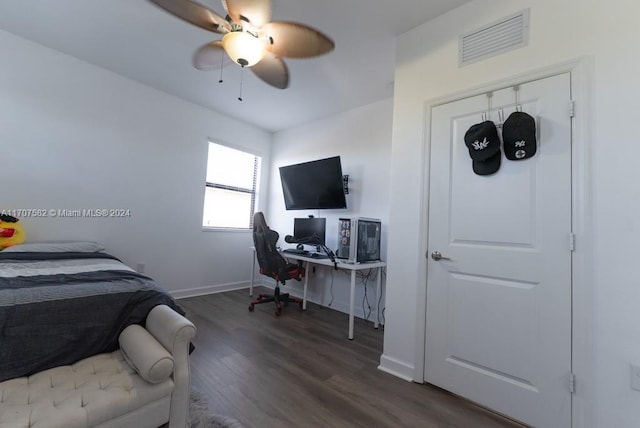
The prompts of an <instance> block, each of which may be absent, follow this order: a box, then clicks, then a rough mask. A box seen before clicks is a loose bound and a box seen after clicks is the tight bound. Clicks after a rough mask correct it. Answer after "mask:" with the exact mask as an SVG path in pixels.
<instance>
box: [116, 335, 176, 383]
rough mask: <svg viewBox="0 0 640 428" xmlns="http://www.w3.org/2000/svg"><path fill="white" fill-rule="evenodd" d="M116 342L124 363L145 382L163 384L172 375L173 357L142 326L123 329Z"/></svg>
mask: <svg viewBox="0 0 640 428" xmlns="http://www.w3.org/2000/svg"><path fill="white" fill-rule="evenodd" d="M118 342H119V343H120V352H122V356H123V357H124V359H125V361H126V362H127V363H128V364H129V365H130V366H131V368H132V369H134V370H135V371H136V372H137V373H138V374H139V375H140V377H141V378H143V379H144V380H146V381H147V382H150V383H160V382H164V381H165V380H167V379H168V378H169V376H171V373H173V365H174V361H173V357H172V356H171V354H169V352H167V350H166V349H165V348H164V346H162V345H161V344H160V343H159V342H158V341H157V340H156V339H155V338H154V337H153V336H152V335H151V334H150V333H149V332H148V331H147V330H145V329H144V328H143V327H142V326H139V325H137V324H132V325H130V326H129V327H127V328H125V329H124V330H122V333H120V337H119V338H118Z"/></svg>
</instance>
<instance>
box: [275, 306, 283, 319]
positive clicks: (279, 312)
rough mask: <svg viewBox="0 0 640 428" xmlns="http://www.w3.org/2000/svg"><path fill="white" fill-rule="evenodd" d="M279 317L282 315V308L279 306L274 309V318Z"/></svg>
mask: <svg viewBox="0 0 640 428" xmlns="http://www.w3.org/2000/svg"><path fill="white" fill-rule="evenodd" d="M280 315H282V307H281V306H278V307H277V308H276V316H277V317H279V316H280Z"/></svg>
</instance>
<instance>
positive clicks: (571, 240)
mask: <svg viewBox="0 0 640 428" xmlns="http://www.w3.org/2000/svg"><path fill="white" fill-rule="evenodd" d="M575 250H576V234H575V233H570V234H569V251H575Z"/></svg>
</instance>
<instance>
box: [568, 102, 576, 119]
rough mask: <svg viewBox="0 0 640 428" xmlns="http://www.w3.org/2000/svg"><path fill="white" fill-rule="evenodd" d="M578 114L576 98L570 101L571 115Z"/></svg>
mask: <svg viewBox="0 0 640 428" xmlns="http://www.w3.org/2000/svg"><path fill="white" fill-rule="evenodd" d="M575 114H576V102H575V101H574V100H571V101H569V117H573V116H575Z"/></svg>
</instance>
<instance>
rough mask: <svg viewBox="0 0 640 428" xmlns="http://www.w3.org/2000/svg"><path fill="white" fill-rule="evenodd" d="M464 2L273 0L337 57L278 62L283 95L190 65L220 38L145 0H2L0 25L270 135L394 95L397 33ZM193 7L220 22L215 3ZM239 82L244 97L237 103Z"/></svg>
mask: <svg viewBox="0 0 640 428" xmlns="http://www.w3.org/2000/svg"><path fill="white" fill-rule="evenodd" d="M467 1H469V0H393V1H384V0H320V1H318V0H273V17H272V20H273V21H297V22H302V23H305V24H307V25H310V26H312V27H315V28H317V29H319V30H321V31H322V32H324V33H325V34H327V35H328V36H329V37H331V38H332V39H333V40H334V41H335V44H336V49H335V51H333V52H331V53H329V54H327V55H324V56H320V57H316V58H310V59H286V60H285V61H286V63H287V65H288V67H289V72H290V76H291V80H290V86H289V88H287V89H285V90H279V89H275V88H272V87H270V86H268V85H266V84H265V83H263V82H262V81H261V80H259V79H258V78H256V77H255V76H254V75H253V73H251V72H250V71H249V70H244V72H243V73H242V70H241V68H240V67H238V66H236V65H234V64H232V63H231V62H230V61H227V64H228V65H227V66H226V67H224V68H223V70H222V73H223V74H222V75H223V79H224V82H223V83H218V80H219V78H220V72H219V71H213V72H211V71H210V72H203V71H199V70H196V69H195V68H193V66H192V65H191V57H192V55H193V52H194V51H195V50H196V49H197V48H198V47H200V46H201V45H203V44H205V43H208V42H210V41H212V40H218V39H220V36H219V35H218V34H215V33H210V32H208V31H205V30H202V29H200V28H198V27H195V26H192V25H190V24H188V23H186V22H184V21H182V20H180V19H178V18H175V17H173V16H172V15H169V14H168V13H167V12H165V11H163V10H161V9H160V8H158V7H156V6H155V5H154V4H152V3H151V2H149V1H148V0H0V28H1V29H3V30H6V31H8V32H11V33H13V34H16V35H18V36H21V37H24V38H26V39H29V40H32V41H34V42H37V43H39V44H42V45H44V46H47V47H50V48H52V49H56V50H58V51H61V52H64V53H66V54H69V55H72V56H74V57H77V58H80V59H82V60H84V61H87V62H89V63H91V64H95V65H97V66H100V67H102V68H105V69H108V70H111V71H113V72H115V73H118V74H120V75H123V76H126V77H128V78H131V79H133V80H136V81H138V82H141V83H144V84H147V85H149V86H152V87H154V88H157V89H159V90H162V91H165V92H168V93H170V94H173V95H175V96H178V97H180V98H183V99H186V100H188V101H191V102H194V103H196V104H199V105H202V106H205V107H208V108H211V109H213V110H216V111H220V112H223V113H225V114H227V115H229V116H232V117H236V118H238V119H241V120H243V121H245V122H249V123H253V124H255V125H257V126H259V127H261V128H264V129H266V130H269V131H278V130H282V129H286V128H290V127H292V126H296V125H300V124H303V123H305V122H308V121H311V120H315V119H319V118H322V117H325V116H329V115H332V114H335V113H339V112H341V111H346V110H349V109H352V108H354V107H357V106H361V105H364V104H368V103H371V102H374V101H377V100H381V99H384V98H388V97H390V96H392V95H393V79H394V62H395V41H394V38H395V36H397V35H399V34H402V33H403V32H406V31H408V30H410V29H411V28H413V27H416V26H418V25H420V24H422V23H424V22H426V21H428V20H430V19H433V18H434V17H436V16H438V15H440V14H442V13H445V12H447V11H449V10H451V9H453V8H456V7H458V6H460V5H461V4H463V3H466V2H467ZM200 2H201V3H202V4H203V5H205V6H208V7H209V8H211V9H213V10H214V11H215V12H217V13H218V14H220V15H223V16H224V9H223V7H222V5H221V3H220V1H219V0H200ZM241 74H242V76H243V93H242V98H243V101H242V102H241V101H238V94H239V90H240V77H241Z"/></svg>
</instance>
